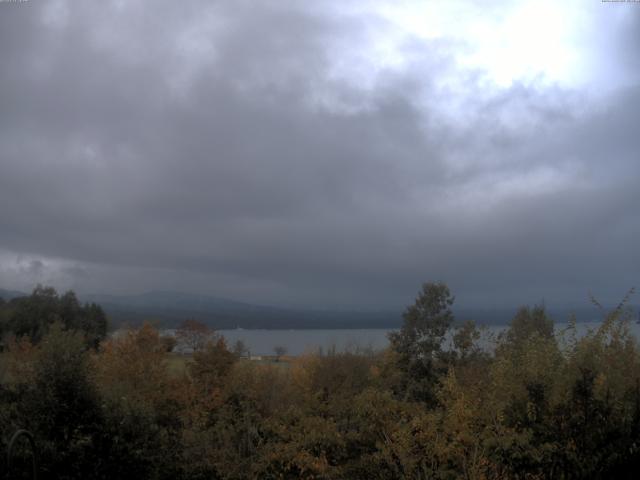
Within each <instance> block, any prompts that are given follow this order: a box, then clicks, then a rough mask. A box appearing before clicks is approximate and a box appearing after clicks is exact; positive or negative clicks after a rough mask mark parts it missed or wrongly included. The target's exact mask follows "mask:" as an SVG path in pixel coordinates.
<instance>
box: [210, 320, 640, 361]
mask: <svg viewBox="0 0 640 480" xmlns="http://www.w3.org/2000/svg"><path fill="white" fill-rule="evenodd" d="M599 325H600V322H586V323H578V324H577V331H578V334H579V335H583V334H584V333H586V332H587V331H588V330H589V329H595V328H597V327H598V326H599ZM566 327H567V324H565V323H557V324H556V332H558V333H560V332H561V331H562V330H563V329H565V328H566ZM505 328H506V327H505V326H504V325H492V326H488V327H484V329H483V333H482V338H481V340H480V344H481V345H482V346H483V347H485V348H491V345H492V338H495V337H496V336H497V335H498V334H499V333H500V332H501V331H502V330H504V329H505ZM630 328H631V331H632V332H633V333H634V335H635V336H636V338H640V325H638V324H637V323H635V322H634V323H631V324H630ZM392 331H394V330H393V329H344V330H243V329H237V330H218V333H219V334H221V335H223V336H224V337H225V339H226V340H227V344H228V345H229V347H232V346H233V344H234V343H235V342H236V341H237V340H242V341H243V342H244V343H245V345H246V346H247V347H248V348H249V350H250V352H251V355H273V349H274V347H276V346H283V347H285V348H286V349H287V353H288V354H289V355H300V354H302V353H305V352H316V351H318V349H322V350H323V351H325V352H326V351H327V350H328V349H331V348H333V347H335V348H336V350H337V351H344V350H354V349H366V348H372V349H374V350H381V349H383V348H385V347H386V346H387V345H388V344H389V341H388V338H387V334H388V333H389V332H392Z"/></svg>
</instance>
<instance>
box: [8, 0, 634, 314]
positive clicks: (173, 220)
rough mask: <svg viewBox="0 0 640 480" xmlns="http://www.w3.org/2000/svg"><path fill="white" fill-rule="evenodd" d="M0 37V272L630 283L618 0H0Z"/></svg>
mask: <svg viewBox="0 0 640 480" xmlns="http://www.w3.org/2000/svg"><path fill="white" fill-rule="evenodd" d="M0 52H1V57H0V60H1V62H0V288H13V289H22V290H30V289H31V288H32V287H33V286H34V285H35V284H36V283H38V282H40V283H45V284H51V285H54V286H55V287H57V288H58V289H60V290H65V289H67V288H72V289H75V290H76V291H78V292H80V293H90V292H95V293H98V292H99V293H140V292H144V291H148V290H157V289H162V290H177V291H184V292H198V293H205V294H211V295H215V296H219V297H227V298H234V299H240V300H244V301H249V302H254V303H267V304H275V305H304V306H316V307H325V308H326V307H340V308H385V309H386V308H396V307H401V306H403V305H406V304H407V303H408V302H411V301H412V300H413V298H414V297H415V294H416V293H417V291H418V289H419V286H420V284H421V283H422V282H423V281H428V280H442V281H446V282H447V283H448V284H449V285H450V287H451V288H452V290H453V291H454V293H455V294H456V296H457V299H458V301H459V302H461V303H462V304H465V305H507V304H508V305H511V304H521V303H535V302H538V301H540V300H542V299H544V300H545V301H546V302H547V303H548V304H564V303H571V304H578V305H581V304H586V302H587V300H586V298H587V292H589V291H592V292H593V293H594V294H595V295H596V296H598V297H599V298H602V299H603V300H604V301H608V300H610V301H615V300H618V299H619V298H621V297H622V295H624V293H625V292H626V290H627V289H628V288H629V287H631V286H633V285H636V284H638V281H639V280H640V4H638V3H610V2H608V3H607V2H605V3H603V2H601V1H600V0H575V1H574V0H563V1H562V2H559V1H557V0H554V1H547V0H535V1H522V2H518V1H514V2H506V1H482V2H480V1H475V0H468V1H453V0H448V1H447V2H444V1H435V0H433V1H424V2H418V1H398V0H391V1H388V2H385V1H364V0H357V1H355V0H354V1H348V0H336V1H329V0H323V1H308V0H304V1H285V0H272V1H259V0H252V1H243V0H233V1H189V0H182V1H177V0H172V1H166V0H148V1H143V0H127V1H124V0H122V1H107V0H100V1H82V2H71V1H62V0H61V1H54V0H51V1H39V0H29V1H26V2H19V3H7V2H1V3H0ZM636 300H637V298H636Z"/></svg>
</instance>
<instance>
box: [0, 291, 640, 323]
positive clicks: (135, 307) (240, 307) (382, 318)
mask: <svg viewBox="0 0 640 480" xmlns="http://www.w3.org/2000/svg"><path fill="white" fill-rule="evenodd" d="M27 295H28V294H27V293H24V292H19V291H15V290H4V289H0V298H4V299H5V300H9V299H12V298H16V297H20V296H27ZM78 297H79V299H80V301H81V302H95V303H97V304H99V305H101V306H102V308H104V310H105V312H106V313H107V315H108V316H109V319H110V321H111V324H112V327H114V328H117V327H119V326H121V325H130V326H136V325H140V324H142V323H143V322H144V321H151V322H153V323H155V324H156V325H158V326H160V327H164V328H172V327H175V326H177V325H178V324H179V323H180V322H182V321H183V320H185V319H187V318H192V319H195V320H199V321H201V322H204V323H206V324H208V325H210V326H211V327H212V328H215V329H233V328H246V329H251V328H264V329H341V328H344V329H346V328H399V327H400V326H401V325H402V313H403V311H404V308H400V309H398V310H397V311H391V310H385V311H383V310H380V311H356V310H353V311H348V310H319V309H311V308H307V309H305V308H285V307H274V306H267V305H257V304H252V303H246V302H241V301H236V300H229V299H224V298H218V297H214V296H208V295H200V294H190V293H180V292H172V291H150V292H146V293H142V294H137V295H109V294H88V295H78ZM633 308H634V309H635V311H636V312H637V311H638V306H635V307H633ZM453 310H454V314H455V318H456V320H457V321H464V320H468V319H469V320H475V322H476V323H477V324H480V325H481V324H484V325H504V324H507V323H509V322H510V320H511V319H512V318H513V316H514V315H515V313H516V310H517V307H496V308H457V307H455V306H454V309H453ZM548 312H549V315H550V316H551V317H552V318H553V319H554V320H555V321H556V322H566V321H567V320H568V319H569V318H570V316H571V315H572V314H575V315H576V318H577V321H578V322H590V321H597V320H600V319H601V318H602V313H601V312H599V311H598V310H597V309H596V308H595V307H594V306H592V305H589V304H586V305H583V306H580V307H577V308H570V307H565V308H548ZM636 315H637V313H636Z"/></svg>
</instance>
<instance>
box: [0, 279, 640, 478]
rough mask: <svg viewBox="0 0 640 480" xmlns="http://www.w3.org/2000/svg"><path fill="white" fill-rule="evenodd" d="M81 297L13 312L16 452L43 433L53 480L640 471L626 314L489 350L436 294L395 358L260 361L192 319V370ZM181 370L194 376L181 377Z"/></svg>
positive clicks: (538, 330)
mask: <svg viewBox="0 0 640 480" xmlns="http://www.w3.org/2000/svg"><path fill="white" fill-rule="evenodd" d="M73 299H75V296H74V295H73V294H72V293H67V294H65V295H63V296H58V295H57V294H56V293H55V291H53V290H51V289H45V288H41V287H39V288H38V289H36V291H34V293H33V295H32V296H31V297H29V298H28V299H26V300H24V299H22V300H19V301H17V302H16V301H15V300H14V301H10V302H0V323H1V325H2V328H3V332H4V337H3V338H4V345H5V351H4V352H3V354H2V356H1V360H2V365H1V368H0V375H1V378H0V380H1V383H0V430H1V432H2V442H4V446H5V447H6V442H7V439H8V438H9V437H10V435H11V434H12V433H13V432H15V431H16V430H18V429H27V430H28V431H30V432H32V433H33V435H34V438H35V440H36V444H37V446H38V449H39V460H40V462H39V463H40V466H39V468H40V473H41V478H55V479H87V478H95V479H113V478H136V479H276V478H277V479H299V478H304V479H362V480H369V479H432V478H433V479H454V478H467V479H489V478H495V479H501V478H520V479H524V478H527V479H538V478H539V479H544V478H549V479H551V478H553V479H555V478H560V479H574V478H575V479H578V478H635V477H636V475H637V472H638V468H640V451H639V449H640V351H639V350H638V344H637V342H636V339H635V338H634V337H633V336H632V335H631V333H630V331H629V322H630V321H631V319H632V317H633V316H634V315H633V313H632V312H631V311H630V310H627V309H626V307H625V304H624V303H622V304H621V305H619V306H618V307H617V308H616V309H615V310H613V311H612V312H610V313H608V314H606V315H605V316H604V318H603V320H602V323H601V324H600V326H599V327H598V328H597V329H595V330H594V331H590V332H588V333H587V334H584V335H578V333H577V331H576V328H575V324H574V323H573V322H570V323H569V326H568V327H567V328H566V329H565V330H564V331H562V332H559V333H558V332H555V331H554V324H553V321H552V319H551V318H550V317H549V315H548V314H547V312H546V311H545V309H544V308H543V307H533V308H529V307H523V308H521V309H520V310H518V311H517V312H516V314H515V316H514V317H513V319H512V321H511V324H510V325H509V327H508V328H507V329H506V330H505V331H504V332H503V333H502V334H500V335H499V336H498V337H497V338H495V339H494V340H493V342H494V344H493V347H494V348H491V349H483V348H480V346H479V343H478V342H479V340H480V336H481V334H480V332H479V331H478V329H477V328H476V326H475V325H474V323H473V322H466V323H464V324H461V325H458V326H455V325H456V324H455V322H454V320H455V319H454V315H453V313H452V305H453V301H454V299H453V296H452V295H451V293H450V291H449V289H448V288H447V286H446V285H444V284H440V283H427V284H425V285H423V287H422V289H421V291H420V292H419V294H418V296H417V298H416V301H415V303H414V304H413V305H411V306H410V307H408V308H407V310H406V311H405V313H404V315H403V319H404V323H403V326H402V328H401V329H400V330H399V331H397V332H394V333H393V334H391V335H390V339H389V340H390V345H389V347H388V348H387V349H386V350H384V351H382V352H336V351H335V350H330V351H329V352H328V353H327V354H309V355H303V356H299V357H297V358H294V359H292V358H290V357H287V359H286V360H284V359H281V361H279V362H274V363H258V362H253V361H250V360H248V359H246V358H241V356H242V354H243V351H244V348H242V346H241V347H239V348H237V349H234V350H237V352H232V351H230V350H229V348H228V346H227V345H226V343H225V340H224V338H222V337H220V336H219V335H215V334H214V333H213V332H210V331H206V332H205V331H204V330H203V329H202V328H201V327H200V326H198V325H197V324H195V323H194V322H185V323H184V324H183V327H182V328H183V329H184V332H182V336H183V337H184V338H183V340H184V339H186V340H189V341H190V346H191V348H192V350H193V355H190V356H188V357H185V356H182V357H180V356H179V355H176V354H171V353H169V352H168V350H170V348H167V342H166V339H163V338H162V337H161V336H160V335H159V333H158V331H157V330H155V329H154V328H153V327H151V326H150V325H149V324H145V325H144V326H142V327H141V328H139V329H135V330H129V331H127V332H126V333H124V334H122V335H118V336H117V337H113V338H106V337H105V332H106V323H105V321H104V315H103V314H99V312H100V311H101V310H100V308H99V307H97V306H95V305H93V306H92V305H86V306H80V305H79V304H78V302H77V301H75V302H74V301H73ZM70 312H72V313H70ZM196 327H197V328H196ZM176 358H179V359H181V360H183V361H184V362H185V365H186V366H185V368H184V369H182V370H179V371H176V370H173V369H171V368H169V364H170V363H171V362H172V361H175V359H176ZM24 455H27V454H26V453H24ZM0 458H2V460H1V461H3V462H4V461H5V460H4V457H3V456H1V455H0ZM24 465H27V463H26V461H25V462H24ZM5 467H6V466H5ZM24 472H25V473H24V474H25V477H24V478H28V474H29V470H28V468H25V469H24ZM15 475H19V472H17V471H16V473H15ZM15 478H20V477H19V476H16V477H15Z"/></svg>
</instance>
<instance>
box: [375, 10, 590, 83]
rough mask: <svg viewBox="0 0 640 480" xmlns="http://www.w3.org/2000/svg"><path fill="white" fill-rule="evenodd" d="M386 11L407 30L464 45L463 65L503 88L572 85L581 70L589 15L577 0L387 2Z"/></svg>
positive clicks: (459, 57)
mask: <svg viewBox="0 0 640 480" xmlns="http://www.w3.org/2000/svg"><path fill="white" fill-rule="evenodd" d="M381 14H382V15H383V17H385V18H387V19H388V20H389V21H391V22H392V23H393V24H394V25H395V26H396V27H397V28H398V30H399V31H402V32H404V33H405V34H406V35H410V36H413V37H417V38H420V39H424V40H434V39H449V40H452V41H454V42H455V43H456V44H459V45H461V46H464V47H463V48H461V49H460V50H459V51H458V53H457V54H456V55H455V57H456V58H455V59H456V62H457V63H458V65H460V66H461V67H463V68H470V69H479V70H482V71H485V72H486V79H487V80H489V81H490V82H492V83H494V84H496V85H497V86H500V87H508V86H510V85H511V84H513V83H514V82H519V81H521V82H530V81H543V82H548V83H559V84H562V85H571V84H572V83H574V82H576V81H578V77H579V75H580V73H581V72H580V70H581V62H582V61H583V59H582V52H580V50H579V48H578V44H579V42H578V41H577V40H578V38H577V37H578V36H579V35H580V32H581V30H582V29H583V28H582V27H583V26H584V23H585V16H584V11H583V10H581V9H580V8H578V4H577V3H576V2H574V1H565V2H558V1H552V0H547V1H544V0H543V1H540V0H536V1H528V2H516V3H513V4H511V5H499V6H497V7H493V8H491V6H487V5H481V4H477V5H475V6H474V5H472V4H470V2H461V1H455V0H454V1H447V2H415V1H412V2H399V3H394V4H392V5H386V6H385V7H384V8H382V9H381ZM395 41H397V37H396V38H395ZM400 54H401V53H400Z"/></svg>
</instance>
